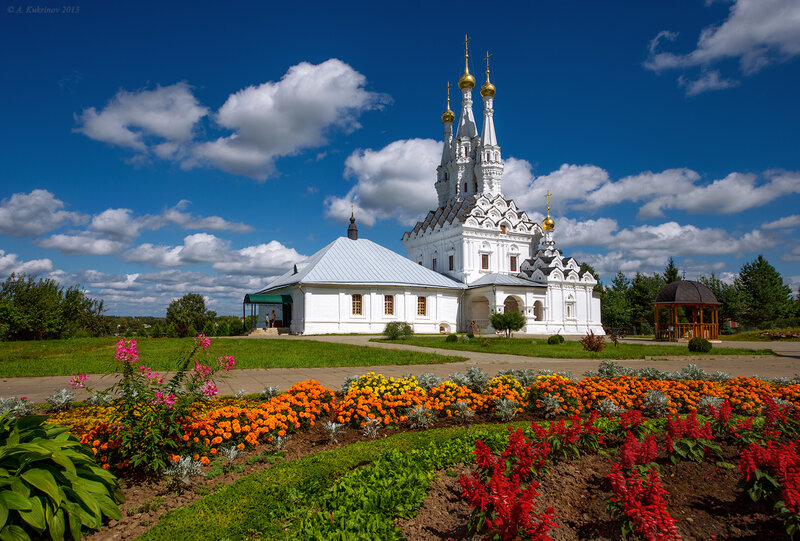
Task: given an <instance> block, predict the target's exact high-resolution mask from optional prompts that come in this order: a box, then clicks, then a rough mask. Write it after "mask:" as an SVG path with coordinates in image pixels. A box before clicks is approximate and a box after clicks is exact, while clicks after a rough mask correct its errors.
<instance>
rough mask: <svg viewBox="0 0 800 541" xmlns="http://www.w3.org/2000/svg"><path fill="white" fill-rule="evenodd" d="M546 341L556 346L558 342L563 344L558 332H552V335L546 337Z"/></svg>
mask: <svg viewBox="0 0 800 541" xmlns="http://www.w3.org/2000/svg"><path fill="white" fill-rule="evenodd" d="M547 343H548V344H550V345H551V346H556V345H558V344H563V343H564V337H563V336H561V335H560V334H554V335H553V336H551V337H550V338H548V339H547Z"/></svg>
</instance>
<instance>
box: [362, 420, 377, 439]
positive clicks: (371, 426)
mask: <svg viewBox="0 0 800 541" xmlns="http://www.w3.org/2000/svg"><path fill="white" fill-rule="evenodd" d="M380 427H381V420H380V419H367V424H365V425H364V437H366V438H372V439H375V438H377V437H378V429H380Z"/></svg>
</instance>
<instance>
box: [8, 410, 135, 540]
mask: <svg viewBox="0 0 800 541" xmlns="http://www.w3.org/2000/svg"><path fill="white" fill-rule="evenodd" d="M44 421H45V417H38V416H29V417H22V418H20V419H13V418H11V417H9V416H8V415H7V414H4V415H2V416H0V539H3V540H6V539H14V540H17V539H20V540H23V539H45V538H50V539H53V540H60V539H76V540H77V539H80V538H81V531H82V530H84V529H90V530H99V529H100V528H101V526H102V524H103V520H104V519H106V518H113V519H120V518H122V515H121V513H120V511H119V508H118V507H117V504H118V503H122V502H123V501H124V497H123V495H122V491H121V490H120V488H119V485H118V484H117V480H116V478H115V477H114V476H113V475H112V474H111V473H109V472H108V471H106V470H104V469H102V468H100V467H99V466H97V463H96V462H95V459H94V456H93V455H92V452H91V450H90V449H89V448H88V447H86V446H84V445H83V444H81V443H80V442H79V441H78V439H77V438H76V437H75V436H73V435H72V434H70V433H69V432H68V431H67V429H66V428H63V427H59V426H55V425H46V424H44Z"/></svg>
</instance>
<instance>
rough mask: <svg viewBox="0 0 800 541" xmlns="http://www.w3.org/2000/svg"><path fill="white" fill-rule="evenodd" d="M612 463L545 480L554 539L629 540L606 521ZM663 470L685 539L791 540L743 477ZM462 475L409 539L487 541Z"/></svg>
mask: <svg viewBox="0 0 800 541" xmlns="http://www.w3.org/2000/svg"><path fill="white" fill-rule="evenodd" d="M723 457H724V460H725V461H728V462H731V463H736V462H737V458H738V451H737V449H736V448H735V447H733V446H729V447H723ZM611 463H612V460H611V459H610V458H608V457H605V456H602V455H585V456H583V457H581V458H580V459H579V460H577V461H574V462H561V463H558V464H556V465H555V466H554V467H553V468H552V469H551V473H550V474H549V475H546V476H544V477H543V478H542V479H541V480H540V485H539V494H540V495H539V497H538V499H537V501H538V502H539V503H540V505H542V506H548V505H549V506H551V507H553V508H554V509H555V513H556V514H557V515H558V519H557V522H558V524H559V528H557V529H553V530H551V531H550V535H551V537H552V538H553V539H554V540H556V541H566V540H584V539H593V540H614V541H616V540H621V539H622V535H621V531H620V526H619V522H618V521H616V520H613V519H611V517H609V516H608V515H607V514H606V502H607V501H608V499H609V498H610V497H611V494H612V493H611V483H610V482H609V481H608V479H606V477H605V476H606V474H608V473H609V472H610V471H611ZM660 465H661V472H662V473H661V476H662V484H663V486H664V488H665V489H666V490H667V491H668V492H669V496H668V499H667V509H668V510H669V512H670V514H671V515H672V516H673V517H674V518H675V519H676V520H677V525H678V531H679V532H680V534H681V536H682V537H683V539H686V540H691V539H698V540H699V539H703V540H707V539H738V540H753V541H756V540H761V539H775V540H782V539H787V540H788V539H789V537H788V536H786V535H785V533H784V530H783V526H782V524H781V523H780V521H778V520H776V519H773V518H770V517H769V516H768V514H765V511H767V510H766V509H763V508H762V507H760V506H759V505H756V504H754V503H753V502H752V501H750V499H749V497H748V496H747V494H745V493H744V492H743V491H742V490H741V489H740V488H739V487H738V484H737V483H738V481H739V473H738V471H737V470H735V469H733V470H729V469H723V468H717V467H716V466H715V465H714V464H713V463H711V462H705V463H702V464H698V463H695V462H680V463H678V464H677V465H675V466H673V465H672V464H671V463H668V462H664V461H661V462H660ZM462 473H464V474H467V475H469V474H470V473H471V468H470V467H469V466H463V465H462V466H461V467H460V468H453V469H450V470H446V471H442V472H439V475H438V478H437V479H436V480H435V481H434V483H433V485H432V486H431V490H430V491H429V492H428V497H427V498H426V500H425V502H424V503H423V505H422V507H421V508H420V511H419V513H418V514H417V516H416V517H414V518H413V519H411V520H404V521H398V522H397V525H398V527H399V528H400V529H401V530H402V531H403V534H404V535H405V537H406V538H407V539H413V540H415V541H416V540H420V541H428V540H431V541H433V540H440V539H467V540H473V539H480V536H475V535H473V534H472V533H471V532H469V531H467V529H466V526H465V525H466V523H467V521H468V520H469V517H470V508H469V506H468V505H467V503H466V502H465V501H464V500H462V499H461V498H460V494H461V486H460V485H459V482H458V477H459V476H460V475H461V474H462ZM633 539H637V538H636V537H634V538H633Z"/></svg>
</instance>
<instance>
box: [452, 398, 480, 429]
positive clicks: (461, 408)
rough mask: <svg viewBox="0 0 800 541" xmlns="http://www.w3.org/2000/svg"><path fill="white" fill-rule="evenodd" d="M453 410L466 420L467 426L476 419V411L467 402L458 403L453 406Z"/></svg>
mask: <svg viewBox="0 0 800 541" xmlns="http://www.w3.org/2000/svg"><path fill="white" fill-rule="evenodd" d="M453 410H454V411H455V412H456V415H458V416H459V417H460V418H461V419H463V420H464V423H466V424H469V422H470V421H471V420H472V419H474V418H475V410H473V409H472V408H471V407H470V406H469V404H467V403H466V402H463V401H459V402H456V403H455V404H453Z"/></svg>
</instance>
